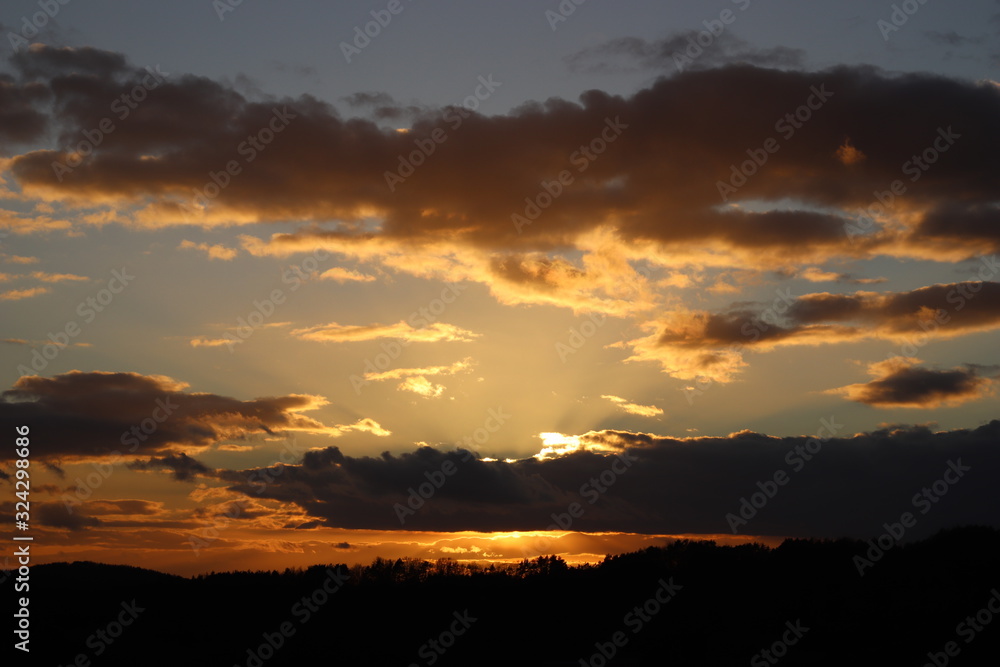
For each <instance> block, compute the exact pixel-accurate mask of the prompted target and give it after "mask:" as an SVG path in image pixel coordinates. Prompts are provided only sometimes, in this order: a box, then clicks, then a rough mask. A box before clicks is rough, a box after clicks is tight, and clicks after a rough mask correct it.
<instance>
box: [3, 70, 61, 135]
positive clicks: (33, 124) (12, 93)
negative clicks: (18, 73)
mask: <svg viewBox="0 0 1000 667" xmlns="http://www.w3.org/2000/svg"><path fill="white" fill-rule="evenodd" d="M49 97H50V91H49V89H48V88H47V87H46V86H44V85H43V84H40V83H30V82H29V83H23V82H18V81H15V80H14V79H13V78H12V77H11V76H9V75H7V74H0V146H2V148H0V155H10V148H9V146H10V145H11V144H15V143H17V144H25V143H28V142H30V141H36V140H38V139H40V138H41V137H42V135H43V134H44V133H45V130H46V128H47V127H48V116H47V115H46V114H45V112H44V110H43V109H42V108H41V104H42V103H43V102H45V101H46V100H48V99H49Z"/></svg>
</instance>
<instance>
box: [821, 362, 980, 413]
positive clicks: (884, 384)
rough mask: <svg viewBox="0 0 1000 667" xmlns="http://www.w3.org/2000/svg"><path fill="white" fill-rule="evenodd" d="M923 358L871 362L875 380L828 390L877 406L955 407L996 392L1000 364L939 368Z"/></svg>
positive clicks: (870, 365)
mask: <svg viewBox="0 0 1000 667" xmlns="http://www.w3.org/2000/svg"><path fill="white" fill-rule="evenodd" d="M919 363H920V360H919V359H914V358H912V357H897V358H894V359H887V360H885V361H879V362H875V363H873V364H869V366H868V374H869V375H871V376H872V377H873V378H875V379H874V380H871V381H870V382H866V383H863V384H852V385H848V386H846V387H840V388H838V389H831V390H829V391H828V392H827V393H831V394H839V395H842V396H845V397H847V398H848V399H849V400H852V401H855V402H858V403H864V404H865V405H870V406H872V407H876V408H937V407H942V406H947V407H953V406H956V405H961V404H962V403H967V402H969V401H974V400H978V399H981V398H984V397H986V396H990V395H991V394H992V388H993V384H994V381H995V380H996V377H997V372H998V371H1000V368H998V367H990V368H984V367H981V366H973V365H969V366H965V367H962V368H953V369H949V370H935V369H930V368H922V367H920V366H918V364H919Z"/></svg>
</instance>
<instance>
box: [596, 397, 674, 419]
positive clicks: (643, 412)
mask: <svg viewBox="0 0 1000 667" xmlns="http://www.w3.org/2000/svg"><path fill="white" fill-rule="evenodd" d="M601 398H606V399H607V400H609V401H611V402H612V403H614V404H615V405H617V406H618V407H619V408H621V409H622V410H624V411H625V412H627V413H629V414H630V415H638V416H640V417H657V416H659V415H662V414H663V410H661V409H660V408H658V407H656V406H655V405H638V404H636V403H630V402H629V401H628V400H626V399H624V398H622V397H620V396H612V395H610V394H604V395H603V396H601Z"/></svg>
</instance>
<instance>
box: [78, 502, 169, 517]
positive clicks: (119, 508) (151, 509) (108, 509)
mask: <svg viewBox="0 0 1000 667" xmlns="http://www.w3.org/2000/svg"><path fill="white" fill-rule="evenodd" d="M161 506H162V503H158V502H154V501H151V500H136V499H125V500H88V501H85V502H83V503H81V504H80V505H78V506H75V507H74V511H78V512H81V513H82V514H86V515H87V516H102V515H116V514H126V515H137V514H142V515H155V514H159V513H160V511H161Z"/></svg>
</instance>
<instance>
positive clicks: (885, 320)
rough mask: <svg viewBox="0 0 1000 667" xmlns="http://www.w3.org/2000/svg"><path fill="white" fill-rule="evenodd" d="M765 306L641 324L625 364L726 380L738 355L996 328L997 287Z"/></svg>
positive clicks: (905, 341)
mask: <svg viewBox="0 0 1000 667" xmlns="http://www.w3.org/2000/svg"><path fill="white" fill-rule="evenodd" d="M778 294H779V297H778V298H776V299H775V300H774V302H773V303H770V304H747V303H741V304H734V305H733V306H732V307H730V309H729V310H727V311H724V312H718V313H710V312H705V311H689V310H683V309H678V310H676V311H674V312H671V313H668V314H666V315H663V316H662V317H661V318H660V319H658V320H654V321H650V322H647V323H646V324H645V325H644V328H645V329H646V330H647V331H649V332H650V335H648V336H646V337H643V338H637V339H634V340H631V341H627V342H623V343H620V344H617V345H618V346H619V347H628V348H631V350H632V352H633V354H632V356H631V357H629V358H628V361H651V362H656V363H659V364H660V365H661V367H662V368H663V371H664V372H665V373H667V374H669V375H672V376H674V377H677V378H681V379H695V378H698V377H709V378H712V379H713V380H715V381H721V382H726V381H729V380H731V379H732V378H733V376H734V375H735V374H736V373H738V372H739V371H740V369H741V368H743V367H744V366H745V365H746V364H745V362H744V361H743V357H742V353H743V352H744V351H745V350H748V349H753V350H754V351H758V352H767V351H770V350H773V349H775V348H778V347H785V346H791V345H822V344H832V343H844V342H854V341H861V340H870V339H875V340H887V341H892V342H894V343H897V344H901V345H904V346H910V347H912V346H913V344H914V341H915V340H924V341H925V340H927V339H930V338H937V339H950V338H955V337H959V336H964V335H968V334H971V333H977V332H982V331H993V330H996V329H1000V283H996V282H980V281H963V282H957V283H944V284H937V285H929V286H927V287H921V288H918V289H915V290H911V291H908V292H881V293H880V292H867V291H863V292H854V293H852V294H832V293H829V292H818V293H812V294H805V295H802V296H795V297H793V296H792V295H791V292H790V290H779V292H778Z"/></svg>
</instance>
